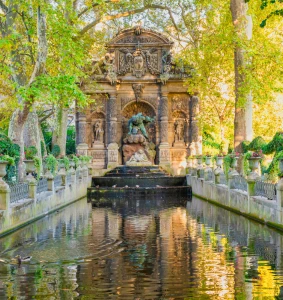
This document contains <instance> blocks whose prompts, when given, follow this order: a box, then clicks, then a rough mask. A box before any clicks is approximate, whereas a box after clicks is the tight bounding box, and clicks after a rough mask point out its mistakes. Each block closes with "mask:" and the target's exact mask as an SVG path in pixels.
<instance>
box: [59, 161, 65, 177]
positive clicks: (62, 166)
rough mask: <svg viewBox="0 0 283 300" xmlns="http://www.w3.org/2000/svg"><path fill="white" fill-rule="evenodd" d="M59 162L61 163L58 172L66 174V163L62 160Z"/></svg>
mask: <svg viewBox="0 0 283 300" xmlns="http://www.w3.org/2000/svg"><path fill="white" fill-rule="evenodd" d="M58 163H59V172H58V174H60V175H65V174H66V168H65V164H64V163H63V162H62V161H59V162H58Z"/></svg>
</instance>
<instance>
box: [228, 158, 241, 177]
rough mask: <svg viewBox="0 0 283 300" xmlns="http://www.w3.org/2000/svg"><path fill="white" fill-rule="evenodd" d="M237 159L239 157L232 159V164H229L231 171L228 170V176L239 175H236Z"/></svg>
mask: <svg viewBox="0 0 283 300" xmlns="http://www.w3.org/2000/svg"><path fill="white" fill-rule="evenodd" d="M238 159H239V157H234V158H233V159H232V163H231V165H230V167H231V170H230V172H229V174H230V175H233V176H235V175H239V173H238V172H237V170H236V168H237V165H238Z"/></svg>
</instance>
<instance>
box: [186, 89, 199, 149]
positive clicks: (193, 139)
mask: <svg viewBox="0 0 283 300" xmlns="http://www.w3.org/2000/svg"><path fill="white" fill-rule="evenodd" d="M199 112H200V108H199V98H198V96H197V95H194V96H192V97H191V99H190V126H189V141H190V143H189V153H188V154H189V155H200V154H202V136H201V131H200V128H199V126H198V120H197V117H198V115H199Z"/></svg>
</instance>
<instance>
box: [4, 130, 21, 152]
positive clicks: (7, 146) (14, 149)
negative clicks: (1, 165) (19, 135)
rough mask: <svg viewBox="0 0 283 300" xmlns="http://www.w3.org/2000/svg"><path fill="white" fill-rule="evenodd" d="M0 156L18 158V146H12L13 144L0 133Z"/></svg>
mask: <svg viewBox="0 0 283 300" xmlns="http://www.w3.org/2000/svg"><path fill="white" fill-rule="evenodd" d="M0 154H2V155H9V156H12V157H19V156H20V147H19V145H17V144H13V142H12V141H11V140H10V139H9V138H8V137H7V136H6V135H5V134H3V133H0Z"/></svg>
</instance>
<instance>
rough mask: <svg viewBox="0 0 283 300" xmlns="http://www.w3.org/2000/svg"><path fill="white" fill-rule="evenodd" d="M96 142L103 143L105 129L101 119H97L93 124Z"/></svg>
mask: <svg viewBox="0 0 283 300" xmlns="http://www.w3.org/2000/svg"><path fill="white" fill-rule="evenodd" d="M93 136H94V142H100V143H103V137H104V130H103V128H102V124H101V121H96V122H95V124H94V125H93Z"/></svg>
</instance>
